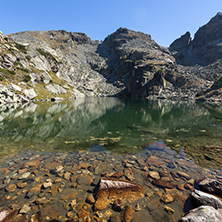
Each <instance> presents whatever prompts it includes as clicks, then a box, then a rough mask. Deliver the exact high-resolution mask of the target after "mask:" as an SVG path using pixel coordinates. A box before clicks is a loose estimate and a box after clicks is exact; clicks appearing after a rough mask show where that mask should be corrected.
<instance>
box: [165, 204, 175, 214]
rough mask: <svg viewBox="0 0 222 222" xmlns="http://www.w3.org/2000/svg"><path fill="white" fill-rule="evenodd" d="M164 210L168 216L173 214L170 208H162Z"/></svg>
mask: <svg viewBox="0 0 222 222" xmlns="http://www.w3.org/2000/svg"><path fill="white" fill-rule="evenodd" d="M164 210H165V211H166V212H167V213H168V214H173V213H174V210H173V209H172V208H170V207H167V206H164Z"/></svg>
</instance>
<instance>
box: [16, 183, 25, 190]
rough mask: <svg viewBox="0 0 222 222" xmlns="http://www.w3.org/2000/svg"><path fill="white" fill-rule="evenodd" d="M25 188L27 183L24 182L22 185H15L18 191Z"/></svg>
mask: <svg viewBox="0 0 222 222" xmlns="http://www.w3.org/2000/svg"><path fill="white" fill-rule="evenodd" d="M26 186H27V183H26V182H24V183H18V184H17V187H18V188H20V189H22V188H24V187H26Z"/></svg>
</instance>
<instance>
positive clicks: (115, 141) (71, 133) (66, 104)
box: [0, 98, 222, 169]
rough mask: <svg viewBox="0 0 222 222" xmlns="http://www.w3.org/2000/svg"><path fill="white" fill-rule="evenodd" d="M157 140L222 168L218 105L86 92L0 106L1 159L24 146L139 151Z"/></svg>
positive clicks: (32, 148)
mask: <svg viewBox="0 0 222 222" xmlns="http://www.w3.org/2000/svg"><path fill="white" fill-rule="evenodd" d="M157 141H160V142H162V143H164V144H165V145H167V146H168V147H169V148H170V149H172V150H174V151H176V152H177V153H178V154H179V153H181V152H182V153H183V152H184V153H186V154H187V156H188V157H189V158H191V159H192V160H194V161H195V163H197V164H198V165H200V166H204V167H207V168H216V169H221V168H222V161H221V159H222V105H210V104H204V103H195V102H180V101H149V100H133V99H127V100H124V99H120V98H84V99H76V100H73V101H63V102H61V103H51V102H41V103H30V104H25V105H19V104H11V105H7V106H0V142H1V143H0V155H1V156H4V158H2V160H1V162H2V163H3V162H4V161H6V160H7V158H8V157H11V156H12V155H13V154H16V153H22V152H24V151H41V152H42V151H45V152H72V151H78V150H89V151H92V152H93V151H103V150H109V151H112V152H113V153H115V154H127V153H138V152H140V151H144V150H145V149H147V147H149V146H150V145H151V144H152V143H154V142H157Z"/></svg>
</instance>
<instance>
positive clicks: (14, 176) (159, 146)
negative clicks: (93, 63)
mask: <svg viewBox="0 0 222 222" xmlns="http://www.w3.org/2000/svg"><path fill="white" fill-rule="evenodd" d="M0 156H1V158H0V212H1V211H2V210H3V209H8V207H10V208H11V209H15V210H17V211H18V212H20V210H21V209H23V208H24V209H26V208H27V206H30V207H31V208H30V209H31V210H30V209H29V208H28V209H29V210H28V211H25V212H27V213H25V215H22V214H20V216H22V217H25V218H26V219H27V220H30V219H31V218H34V217H35V216H36V215H45V216H46V215H47V217H48V219H49V218H51V219H59V220H58V221H62V222H63V221H64V222H65V221H67V220H68V219H70V218H75V221H79V219H80V220H81V221H82V219H84V218H85V217H86V216H87V215H88V216H89V217H90V218H93V217H95V215H97V213H96V212H95V205H96V203H97V201H99V200H98V199H96V200H95V201H96V202H95V201H94V202H91V204H89V203H88V201H87V200H86V199H87V198H86V197H88V196H90V195H91V196H92V194H93V195H94V197H96V189H95V187H96V186H98V185H99V183H100V181H101V178H108V179H109V178H112V179H111V180H114V181H115V180H116V181H115V183H119V182H122V181H124V183H128V182H129V181H131V182H136V183H137V184H138V185H140V186H142V188H143V189H144V195H142V196H141V198H140V197H139V199H137V198H136V199H135V200H133V201H132V202H131V201H130V200H128V195H127V194H126V193H125V194H124V195H125V199H126V200H124V201H125V203H124V206H126V205H128V206H130V207H131V208H132V209H135V211H136V213H135V220H134V221H143V220H144V219H143V218H146V220H147V221H151V222H159V221H165V222H169V221H172V222H173V221H178V220H179V219H180V218H181V216H182V214H183V213H185V212H187V211H189V210H190V209H192V204H191V202H190V198H189V197H190V194H191V192H192V190H193V189H197V188H198V186H197V181H199V179H200V178H205V177H209V178H212V179H216V180H218V181H222V105H210V104H205V103H195V102H179V101H177V102H173V101H149V100H133V99H126V100H124V99H120V98H85V99H76V100H73V101H63V102H60V103H51V102H41V103H30V104H25V105H19V104H11V105H7V106H1V107H0ZM118 193H119V192H117V193H116V195H117V197H116V198H119V197H118ZM94 197H93V198H94ZM106 201H107V202H105V207H104V205H103V204H102V205H101V206H102V209H99V211H100V210H101V211H102V213H101V214H99V215H100V217H101V218H102V219H104V221H110V217H111V216H112V217H118V218H119V221H120V217H121V213H117V212H115V211H114V210H112V206H113V203H112V201H113V200H111V199H109V196H108V197H107V198H106ZM110 201H111V202H110ZM166 204H167V206H168V207H170V208H171V211H172V212H174V213H173V214H172V213H169V212H168V211H167V210H166V208H165V205H166ZM83 206H85V208H83ZM138 206H139V207H138ZM103 207H104V208H103ZM105 208H106V209H105ZM83 209H84V211H83ZM50 212H54V213H50ZM47 213H48V214H47ZM48 219H47V221H48ZM89 221H90V220H89ZM97 221H99V220H97Z"/></svg>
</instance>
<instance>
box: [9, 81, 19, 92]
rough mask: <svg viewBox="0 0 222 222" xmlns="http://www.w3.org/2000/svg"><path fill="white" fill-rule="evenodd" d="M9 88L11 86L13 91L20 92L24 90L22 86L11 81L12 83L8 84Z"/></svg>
mask: <svg viewBox="0 0 222 222" xmlns="http://www.w3.org/2000/svg"><path fill="white" fill-rule="evenodd" d="M8 88H9V89H10V90H12V91H18V92H20V91H21V90H22V89H21V87H20V86H17V85H15V84H13V83H10V84H9V85H8Z"/></svg>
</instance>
